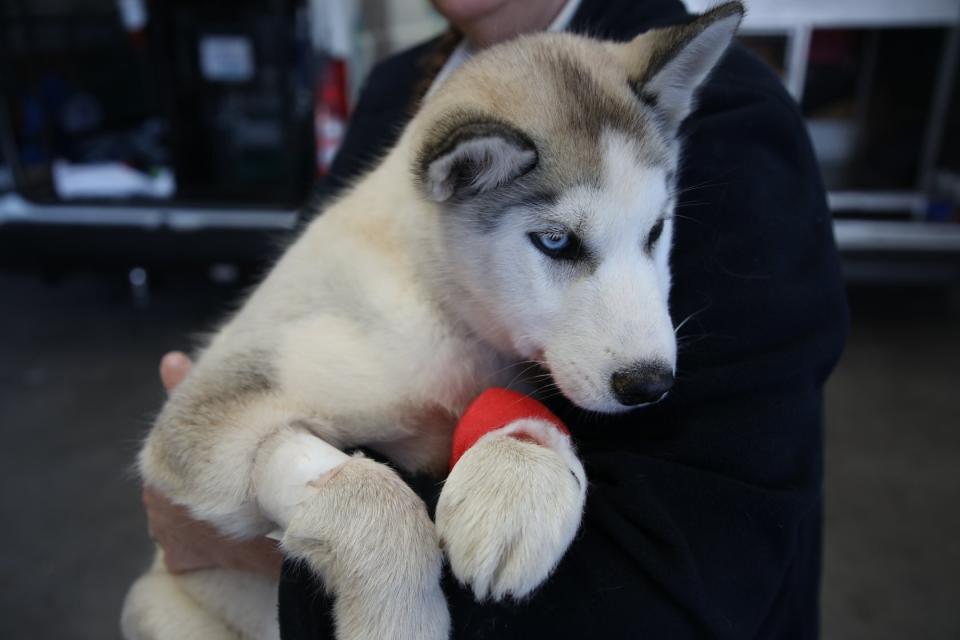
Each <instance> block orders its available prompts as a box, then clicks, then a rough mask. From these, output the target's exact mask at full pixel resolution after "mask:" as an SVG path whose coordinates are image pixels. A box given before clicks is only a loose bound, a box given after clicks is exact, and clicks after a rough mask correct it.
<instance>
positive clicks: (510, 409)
mask: <svg viewBox="0 0 960 640" xmlns="http://www.w3.org/2000/svg"><path fill="white" fill-rule="evenodd" d="M525 418H534V419H537V420H545V421H546V422H549V423H550V424H552V425H553V426H554V427H556V429H557V430H558V431H561V432H563V433H565V434H567V435H570V431H569V430H568V429H567V427H566V425H564V424H563V421H561V420H560V418H558V417H557V416H556V415H555V414H554V413H553V412H552V411H550V409H547V408H546V407H545V406H544V405H543V404H541V403H540V402H539V401H537V400H534V399H533V398H531V397H529V396H525V395H523V394H521V393H517V392H516V391H511V390H509V389H503V388H501V387H491V388H489V389H487V390H486V391H484V392H483V393H481V394H480V395H479V396H477V398H476V400H474V401H473V402H472V403H470V406H469V407H467V410H466V411H465V412H464V413H463V417H462V418H460V422H458V423H457V428H456V430H454V432H453V452H452V454H451V456H450V468H451V469H452V468H453V465H455V464H457V460H459V459H460V456H462V455H463V454H464V453H466V451H467V449H469V448H470V447H472V446H473V445H474V444H476V442H477V440H479V439H480V438H482V437H483V436H485V435H486V434H488V433H490V432H491V431H496V430H497V429H500V428H501V427H505V426H507V425H508V424H510V423H511V422H516V421H517V420H523V419H525Z"/></svg>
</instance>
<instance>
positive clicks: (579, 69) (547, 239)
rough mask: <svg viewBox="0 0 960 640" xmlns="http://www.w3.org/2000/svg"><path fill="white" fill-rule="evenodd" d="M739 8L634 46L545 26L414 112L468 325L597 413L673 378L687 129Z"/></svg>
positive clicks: (491, 53) (469, 70)
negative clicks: (680, 136)
mask: <svg viewBox="0 0 960 640" xmlns="http://www.w3.org/2000/svg"><path fill="white" fill-rule="evenodd" d="M742 15H743V7H742V5H740V4H739V3H736V2H734V3H729V4H725V5H722V6H720V7H717V8H716V9H714V10H712V11H710V12H708V13H706V14H704V15H702V16H700V17H698V18H697V19H696V20H694V21H693V22H692V23H690V24H688V25H684V26H677V27H671V28H667V29H661V30H655V31H650V32H648V33H645V34H642V35H640V36H638V37H637V38H635V39H634V40H632V41H631V42H627V43H612V42H600V41H595V40H589V39H586V38H581V37H577V36H571V35H562V34H541V35H536V36H529V37H524V38H520V39H518V40H515V41H513V42H510V43H507V44H504V45H500V46H497V47H493V48H491V49H489V50H488V51H485V52H483V53H482V54H480V55H478V56H476V57H475V58H473V59H472V60H470V61H469V62H468V63H467V64H466V65H464V67H462V68H461V69H460V70H458V72H456V73H454V74H453V75H452V76H451V77H450V78H449V79H447V80H446V81H445V82H444V83H443V84H442V85H441V86H440V87H439V88H438V90H437V91H436V92H434V93H433V94H432V95H431V96H430V97H429V98H428V99H427V101H426V102H425V103H424V105H423V108H422V109H421V112H420V113H419V114H418V115H417V117H416V118H415V120H414V122H413V124H412V127H413V129H412V131H413V136H414V138H413V139H414V141H415V149H416V154H417V155H416V158H415V159H414V173H415V177H416V180H417V182H418V184H419V186H420V189H421V191H422V194H423V196H424V197H426V198H428V199H430V200H432V201H434V202H436V203H438V204H439V209H440V218H441V220H442V223H441V224H442V228H443V230H444V234H445V240H446V245H445V246H446V247H447V250H448V251H449V256H448V259H447V260H446V264H447V268H449V269H451V272H450V274H449V277H450V279H451V280H452V282H453V284H454V285H455V286H456V287H457V289H458V292H459V295H458V298H457V301H456V304H457V305H459V306H460V309H461V313H462V315H463V317H464V318H465V320H466V321H467V322H469V323H470V324H471V325H472V326H473V328H474V329H475V330H476V331H477V332H478V333H480V334H481V335H482V336H484V337H485V338H486V339H487V340H489V341H490V342H491V343H493V344H494V345H496V346H498V347H499V348H501V349H502V350H504V351H507V352H512V353H514V354H517V355H519V356H521V357H524V358H529V359H534V360H538V361H540V362H542V363H543V364H544V365H545V366H546V367H547V368H548V369H549V371H550V372H551V374H552V376H553V378H554V381H555V382H556V384H557V385H558V386H559V388H560V390H561V391H562V392H563V393H564V394H565V395H566V396H567V397H568V398H570V399H571V400H572V401H573V402H575V403H576V404H578V405H580V406H581V407H584V408H587V409H593V410H598V411H604V412H615V411H620V410H624V409H626V408H628V407H632V406H637V405H641V404H645V403H649V402H655V401H656V400H658V399H659V398H661V397H662V396H663V395H664V394H665V393H666V392H667V391H668V390H669V389H670V387H671V385H672V383H673V376H674V371H675V367H676V342H675V338H674V331H673V327H672V324H671V320H670V315H669V312H668V308H667V304H668V297H669V290H670V272H669V253H670V245H671V236H672V231H673V222H672V213H673V207H674V179H675V175H676V168H677V162H678V155H679V143H678V140H677V131H678V128H679V127H680V124H681V123H682V122H683V120H684V118H686V117H687V115H688V114H689V113H690V111H691V110H692V109H693V107H694V96H695V93H696V90H697V88H698V87H699V86H700V85H701V84H702V82H703V81H704V80H705V79H706V77H707V75H708V74H709V73H710V71H711V70H712V69H713V67H714V66H715V65H716V63H717V62H718V61H719V59H720V58H721V56H722V55H723V53H724V51H725V50H726V48H727V46H728V45H729V43H730V41H731V39H732V37H733V35H734V33H735V31H736V29H737V26H738V25H739V23H740V19H741V18H742Z"/></svg>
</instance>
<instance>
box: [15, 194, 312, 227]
mask: <svg viewBox="0 0 960 640" xmlns="http://www.w3.org/2000/svg"><path fill="white" fill-rule="evenodd" d="M296 222H297V212H296V211H291V210H285V209H241V210H238V209H207V208H198V207H176V206H171V207H165V206H160V205H158V206H134V205H117V206H110V205H96V206H93V205H73V204H62V205H60V204H56V205H42V204H35V203H32V202H30V201H28V200H25V199H23V198H22V197H20V196H18V195H16V194H6V195H2V196H0V226H2V225H4V224H9V223H19V224H51V225H58V224H59V225H81V226H104V227H137V228H141V229H147V230H153V229H163V228H166V229H170V230H172V231H200V230H203V229H248V230H263V231H269V230H289V229H293V228H294V226H295V225H296Z"/></svg>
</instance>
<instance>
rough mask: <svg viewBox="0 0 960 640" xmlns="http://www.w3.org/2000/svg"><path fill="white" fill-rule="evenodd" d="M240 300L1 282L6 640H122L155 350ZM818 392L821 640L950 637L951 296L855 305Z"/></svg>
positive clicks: (958, 321)
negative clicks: (822, 416)
mask: <svg viewBox="0 0 960 640" xmlns="http://www.w3.org/2000/svg"><path fill="white" fill-rule="evenodd" d="M233 298H235V293H234V292H232V291H230V290H227V289H223V288H217V287H215V286H211V285H207V284H196V283H193V284H191V283H189V282H188V281H185V280H179V281H171V282H167V283H165V284H164V283H158V285H157V286H156V287H155V288H154V290H153V296H152V299H151V302H150V305H149V306H148V307H146V308H138V307H137V306H135V305H133V304H132V303H131V300H130V298H129V296H128V295H127V291H126V290H125V288H124V286H123V282H122V280H121V279H120V278H119V277H118V278H115V279H112V280H111V279H109V278H104V277H92V276H73V277H69V278H66V279H64V280H62V281H60V282H56V283H50V282H45V281H43V280H41V279H40V278H38V277H36V276H31V275H17V274H0V301H2V302H0V442H2V443H3V444H2V447H0V481H2V482H0V576H2V584H0V589H2V591H0V593H2V595H0V638H3V639H7V638H9V639H20V638H30V639H33V638H84V639H86V638H89V639H98V640H100V639H108V638H115V637H118V632H117V627H116V620H117V615H118V611H119V607H120V603H121V600H122V597H123V593H124V591H125V589H126V586H127V585H128V584H129V583H130V581H131V580H132V578H133V577H134V576H135V575H136V574H137V573H138V572H139V571H140V570H141V569H142V568H143V567H144V566H145V565H146V563H147V562H148V559H149V555H150V544H149V542H148V540H147V537H146V534H145V532H144V526H143V518H142V515H141V513H140V509H139V503H138V500H139V498H138V495H139V488H138V485H137V482H136V481H135V479H134V477H133V475H132V474H131V473H130V470H129V469H130V464H131V461H132V459H133V456H134V452H135V451H136V449H137V442H138V439H139V438H140V437H142V435H143V433H144V431H145V429H146V427H147V425H148V423H149V419H150V414H151V412H152V411H155V410H156V409H157V408H158V406H159V403H160V402H161V400H162V393H161V391H160V388H159V384H158V381H157V376H156V364H157V359H158V357H159V355H160V354H161V353H163V352H164V351H165V350H167V349H171V348H174V347H183V346H185V345H187V344H189V336H190V335H191V333H193V332H195V331H198V330H201V329H204V328H207V327H208V326H209V323H210V322H211V320H212V319H213V318H215V317H217V316H218V315H219V314H220V313H222V311H223V310H224V309H225V308H226V306H227V304H228V302H229V301H230V300H232V299H233ZM853 310H854V324H853V332H852V335H851V339H850V344H849V348H848V351H847V354H846V356H845V358H844V360H843V362H842V363H841V366H840V368H839V370H838V371H837V373H836V375H835V376H834V378H833V380H832V381H831V383H830V385H829V388H828V438H827V439H828V463H827V495H828V505H827V530H826V551H825V554H826V557H825V575H824V589H823V605H824V606H823V629H824V637H825V638H826V639H828V640H834V639H836V640H855V639H859V638H863V639H867V638H869V639H871V640H884V639H887V638H890V639H893V638H896V639H900V638H924V639H926V638H931V639H940V638H942V639H945V640H946V639H956V638H960V401H958V398H957V396H958V395H960V385H958V383H960V373H958V371H960V299H958V297H957V295H956V294H955V293H950V292H944V291H936V292H917V291H912V292H904V291H900V292H891V291H884V290H874V291H872V292H862V291H860V292H855V295H854V296H853Z"/></svg>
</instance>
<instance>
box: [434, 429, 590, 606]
mask: <svg viewBox="0 0 960 640" xmlns="http://www.w3.org/2000/svg"><path fill="white" fill-rule="evenodd" d="M586 485H587V482H586V475H585V474H584V471H583V465H581V464H580V461H579V459H578V458H577V456H576V454H575V453H574V450H573V447H572V445H571V444H570V439H569V437H568V436H566V435H565V434H562V433H560V432H559V431H557V430H556V429H555V428H554V427H552V426H551V425H550V424H549V423H547V422H544V421H541V420H536V419H524V420H518V421H516V422H513V423H511V424H510V425H508V426H507V427H504V428H502V429H498V430H496V431H493V432H491V433H488V434H487V435H485V436H483V437H482V438H480V439H479V440H478V441H477V442H476V444H474V445H473V446H472V447H471V448H470V449H468V450H467V452H466V453H464V454H463V456H462V457H461V458H460V459H459V461H458V462H457V464H456V466H454V468H453V470H452V471H451V472H450V476H449V477H448V478H447V481H446V483H445V485H444V488H443V492H442V493H441V495H440V501H439V502H438V504H437V514H436V515H437V518H436V520H437V530H438V533H439V534H440V539H441V544H442V546H443V548H444V550H445V551H446V554H447V558H448V560H449V562H450V567H451V569H452V570H453V573H454V575H455V576H456V577H457V579H458V580H459V581H460V582H461V583H463V584H465V585H467V586H469V587H470V588H471V589H472V590H473V593H474V596H475V597H476V598H477V600H483V599H485V598H487V597H492V598H493V599H495V600H502V599H504V598H506V597H507V596H510V597H512V598H514V599H521V598H523V597H525V596H527V595H529V594H530V592H531V591H533V590H534V589H535V588H537V587H538V586H540V584H542V583H543V581H544V580H546V579H547V576H549V575H550V573H551V572H552V571H553V569H554V568H555V567H556V566H557V563H558V562H559V561H560V559H561V558H562V557H563V554H564V552H565V551H566V550H567V547H569V546H570V543H571V542H572V541H573V538H574V536H575V535H576V533H577V529H578V528H579V526H580V519H581V515H582V513H583V504H584V500H585V497H586Z"/></svg>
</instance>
